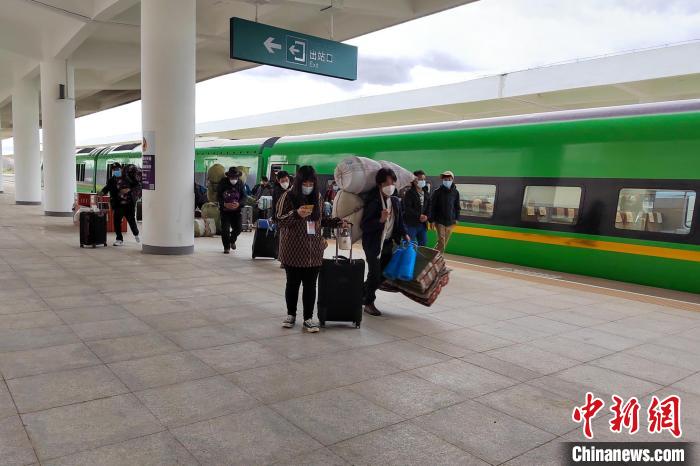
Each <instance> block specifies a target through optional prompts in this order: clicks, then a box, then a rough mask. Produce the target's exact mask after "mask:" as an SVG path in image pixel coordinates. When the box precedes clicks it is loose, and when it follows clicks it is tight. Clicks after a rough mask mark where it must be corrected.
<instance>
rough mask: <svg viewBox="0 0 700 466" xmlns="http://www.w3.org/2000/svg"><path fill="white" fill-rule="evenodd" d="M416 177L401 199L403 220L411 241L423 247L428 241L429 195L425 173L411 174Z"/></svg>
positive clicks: (420, 171) (416, 172) (419, 171)
mask: <svg viewBox="0 0 700 466" xmlns="http://www.w3.org/2000/svg"><path fill="white" fill-rule="evenodd" d="M413 175H414V176H415V177H416V178H415V179H414V180H413V183H411V187H410V189H409V190H408V191H406V193H405V194H404V198H403V208H404V213H403V219H404V223H405V224H406V231H407V232H408V235H409V236H410V237H411V241H416V242H417V243H418V245H419V246H425V244H426V243H427V241H428V238H427V232H428V215H429V214H430V194H429V193H428V192H427V189H426V181H425V172H424V171H423V170H417V171H415V172H413Z"/></svg>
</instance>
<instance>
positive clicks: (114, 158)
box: [75, 138, 277, 193]
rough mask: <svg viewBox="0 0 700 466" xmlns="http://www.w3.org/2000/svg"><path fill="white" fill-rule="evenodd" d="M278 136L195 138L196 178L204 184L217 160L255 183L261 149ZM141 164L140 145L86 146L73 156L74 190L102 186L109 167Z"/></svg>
mask: <svg viewBox="0 0 700 466" xmlns="http://www.w3.org/2000/svg"><path fill="white" fill-rule="evenodd" d="M276 139H277V138H260V139H251V140H245V141H235V140H231V139H217V138H198V139H197V140H196V141H195V179H194V181H195V182H197V183H199V184H201V185H206V173H207V170H208V169H209V167H211V166H212V165H213V164H215V163H220V164H222V165H224V166H225V167H227V168H228V167H230V166H237V167H241V168H242V169H243V171H244V172H245V173H246V174H247V178H246V183H247V184H248V186H251V187H252V186H254V185H255V183H256V182H257V179H258V177H259V174H258V173H259V170H260V169H261V167H263V166H264V165H262V164H261V160H262V151H263V149H265V148H266V147H268V146H270V145H271V144H273V143H274V141H275V140H276ZM116 162H119V163H120V164H122V165H125V164H134V165H137V166H139V167H140V166H141V144H140V143H130V144H122V145H119V146H103V147H85V148H82V149H80V150H78V152H77V153H76V156H75V177H76V178H75V179H76V188H77V189H76V190H77V192H79V193H95V192H98V191H99V190H101V189H102V187H103V186H104V185H105V183H107V179H109V177H110V176H112V166H113V165H114V164H115V163H116Z"/></svg>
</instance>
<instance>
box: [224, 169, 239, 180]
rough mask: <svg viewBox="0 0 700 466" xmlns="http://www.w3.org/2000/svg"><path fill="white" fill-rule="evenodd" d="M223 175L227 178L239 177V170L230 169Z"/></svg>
mask: <svg viewBox="0 0 700 466" xmlns="http://www.w3.org/2000/svg"><path fill="white" fill-rule="evenodd" d="M225 175H226V176H227V177H229V178H234V177H240V176H241V171H240V170H239V169H237V168H236V167H231V168H229V169H228V171H227V172H226V173H225Z"/></svg>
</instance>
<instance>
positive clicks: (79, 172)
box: [75, 163, 85, 181]
mask: <svg viewBox="0 0 700 466" xmlns="http://www.w3.org/2000/svg"><path fill="white" fill-rule="evenodd" d="M75 181H85V164H84V163H77V164H75Z"/></svg>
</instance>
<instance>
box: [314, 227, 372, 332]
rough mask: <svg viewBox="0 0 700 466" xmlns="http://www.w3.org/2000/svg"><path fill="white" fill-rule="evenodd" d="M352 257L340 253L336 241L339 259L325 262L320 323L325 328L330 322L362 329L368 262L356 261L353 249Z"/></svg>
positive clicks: (336, 257) (322, 266) (325, 260)
mask: <svg viewBox="0 0 700 466" xmlns="http://www.w3.org/2000/svg"><path fill="white" fill-rule="evenodd" d="M336 237H340V235H339V234H336ZM349 256H350V257H349V258H347V257H343V256H340V255H339V254H338V242H337V241H336V243H335V257H334V258H333V259H323V264H322V265H321V272H320V274H319V276H318V320H319V322H320V324H321V326H322V327H323V326H324V325H325V324H326V321H337V322H352V323H354V324H355V327H357V328H360V322H362V298H363V285H364V281H365V261H364V259H353V258H352V249H350V253H349Z"/></svg>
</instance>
